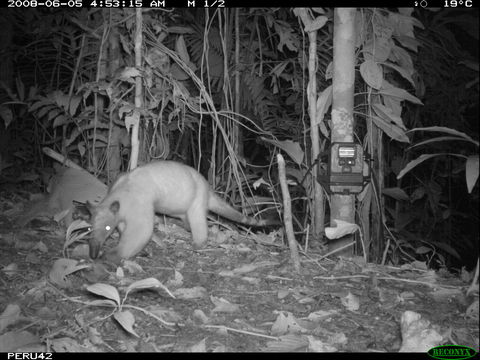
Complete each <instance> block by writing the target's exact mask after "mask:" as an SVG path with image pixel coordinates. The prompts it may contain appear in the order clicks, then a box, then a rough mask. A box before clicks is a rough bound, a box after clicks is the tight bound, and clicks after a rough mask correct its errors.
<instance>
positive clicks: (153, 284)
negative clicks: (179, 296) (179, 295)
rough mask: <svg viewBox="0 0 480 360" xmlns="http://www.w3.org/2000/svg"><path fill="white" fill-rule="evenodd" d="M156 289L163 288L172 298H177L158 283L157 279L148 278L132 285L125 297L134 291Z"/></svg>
mask: <svg viewBox="0 0 480 360" xmlns="http://www.w3.org/2000/svg"><path fill="white" fill-rule="evenodd" d="M152 288H153V289H155V288H161V289H163V290H165V292H166V293H167V294H169V295H170V296H171V297H173V298H175V296H173V294H172V293H171V292H170V290H168V289H167V288H166V287H165V286H164V285H163V284H162V283H161V282H160V281H158V280H157V279H155V278H147V279H142V280H138V281H135V282H133V283H131V284H130V285H129V286H128V287H127V290H126V293H125V297H127V295H128V293H129V292H130V291H132V290H142V289H152Z"/></svg>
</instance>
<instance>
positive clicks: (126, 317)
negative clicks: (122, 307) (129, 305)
mask: <svg viewBox="0 0 480 360" xmlns="http://www.w3.org/2000/svg"><path fill="white" fill-rule="evenodd" d="M113 317H114V318H115V320H117V321H118V323H119V324H120V325H122V327H123V328H124V329H125V330H126V331H128V332H129V333H130V334H132V335H135V336H136V337H139V336H138V334H137V333H136V332H135V330H133V324H135V317H134V316H133V314H132V313H131V312H130V311H128V310H127V311H117V312H116V313H115V314H113Z"/></svg>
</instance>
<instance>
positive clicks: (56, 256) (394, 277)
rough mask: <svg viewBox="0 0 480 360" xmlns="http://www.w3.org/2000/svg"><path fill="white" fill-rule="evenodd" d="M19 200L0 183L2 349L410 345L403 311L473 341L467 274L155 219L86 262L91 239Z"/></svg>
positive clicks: (474, 311)
mask: <svg viewBox="0 0 480 360" xmlns="http://www.w3.org/2000/svg"><path fill="white" fill-rule="evenodd" d="M23 203H24V201H23V199H22V198H21V197H20V196H18V195H15V194H14V193H12V192H10V191H9V192H8V193H7V192H6V191H3V192H1V193H0V352H6V351H23V352H26V351H48V352H52V351H55V352H62V351H68V352H83V351H87V352H91V351H94V352H105V351H106V352H117V351H118V352H252V351H286V352H292V351H299V352H308V351H309V352H316V351H318V352H397V351H399V349H400V348H401V347H402V346H403V348H402V349H403V350H409V349H410V350H411V349H415V347H414V348H409V347H405V345H406V341H407V339H406V337H407V336H412V332H410V335H408V330H405V329H404V328H403V330H402V326H405V325H402V326H401V322H402V319H403V318H404V317H405V314H407V313H409V311H413V312H415V313H416V314H418V315H415V316H418V318H417V320H419V321H420V324H421V326H423V328H424V329H427V330H428V331H429V332H430V333H434V334H439V336H440V339H441V340H439V339H438V338H437V342H438V343H442V344H458V345H464V346H469V347H471V348H473V349H475V350H476V351H477V352H478V347H479V343H478V341H479V319H478V292H477V294H476V296H468V297H467V296H466V295H465V294H466V290H467V289H468V288H469V286H470V282H471V276H469V274H468V273H465V274H463V276H453V275H451V274H449V273H448V272H446V271H437V272H435V271H432V270H428V269H426V268H425V266H424V264H421V263H418V264H416V263H412V264H407V265H403V266H379V265H374V264H365V263H364V262H363V260H362V259H359V258H351V259H348V258H336V259H333V258H332V259H331V258H324V257H322V256H321V254H320V247H319V246H317V248H313V249H312V248H310V249H309V250H308V253H307V254H302V255H301V273H300V274H298V273H296V272H295V270H294V267H293V266H292V262H291V259H290V252H289V250H288V247H287V246H284V245H283V240H281V236H279V233H278V232H277V233H272V234H270V235H265V234H252V233H245V232H243V233H239V232H238V231H237V230H233V229H232V230H225V228H224V227H218V226H217V225H215V226H212V227H211V228H210V239H209V243H208V246H207V248H206V249H204V250H200V251H196V250H193V247H192V242H191V240H190V234H189V233H188V232H187V231H186V230H184V229H182V228H180V227H178V226H176V225H172V224H170V222H167V225H164V224H163V218H162V219H159V222H160V225H157V226H156V230H155V236H154V241H150V242H149V244H148V245H147V247H146V248H145V249H144V250H143V251H142V252H141V253H140V254H139V255H138V256H136V257H135V258H133V259H131V260H129V261H126V262H124V264H123V266H122V267H121V268H116V267H114V266H112V265H110V264H108V263H104V262H102V261H101V260H97V261H95V262H94V261H92V260H90V259H89V258H88V255H87V253H88V251H87V249H88V245H87V244H86V243H81V242H75V243H73V244H70V245H69V246H68V248H66V249H65V250H64V244H65V239H66V238H65V229H64V228H62V227H61V226H60V225H58V224H57V223H55V222H54V221H53V220H48V219H37V220H33V221H32V222H31V223H30V224H29V225H28V226H26V227H24V228H18V227H17V226H15V225H14V218H13V216H12V215H11V214H13V213H15V212H18V211H19V210H20V209H21V208H22V207H23V206H24V204H23ZM114 243H115V238H114V239H111V240H110V241H107V243H106V244H105V247H111V246H113V244H114ZM127 295H128V296H127ZM475 302H476V304H475ZM409 314H410V315H411V314H412V313H409ZM403 321H405V320H403ZM417 324H419V322H418V321H417ZM405 331H407V332H405ZM412 331H413V330H412ZM424 333H425V331H424V332H423V334H424ZM413 334H415V332H413ZM418 334H419V333H417V334H416V335H413V337H414V338H416V340H419V339H420V337H419V335H418ZM433 337H434V338H435V335H434V336H433ZM425 341H428V340H425ZM420 345H422V344H420ZM413 346H415V345H413ZM423 346H425V344H423ZM417 349H418V348H417ZM426 350H428V347H427V348H426V349H425V351H426Z"/></svg>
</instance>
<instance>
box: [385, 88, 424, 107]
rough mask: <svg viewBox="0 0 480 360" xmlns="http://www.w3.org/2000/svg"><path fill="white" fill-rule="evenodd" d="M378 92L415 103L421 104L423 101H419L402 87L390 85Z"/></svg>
mask: <svg viewBox="0 0 480 360" xmlns="http://www.w3.org/2000/svg"><path fill="white" fill-rule="evenodd" d="M380 93H381V94H382V95H387V96H392V97H395V98H398V99H402V100H407V101H410V102H411V103H414V104H417V105H423V103H422V102H421V100H420V99H419V98H417V97H415V96H413V95H412V94H410V93H409V92H408V91H406V90H404V89H400V88H397V87H392V88H389V89H381V90H380Z"/></svg>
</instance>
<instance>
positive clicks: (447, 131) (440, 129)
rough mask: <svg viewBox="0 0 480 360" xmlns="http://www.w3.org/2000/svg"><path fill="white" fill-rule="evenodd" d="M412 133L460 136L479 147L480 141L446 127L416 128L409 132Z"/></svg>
mask: <svg viewBox="0 0 480 360" xmlns="http://www.w3.org/2000/svg"><path fill="white" fill-rule="evenodd" d="M411 131H432V132H443V133H445V134H449V135H455V136H460V137H462V138H464V139H465V140H468V141H470V142H471V143H472V144H475V145H477V146H479V143H478V141H475V140H474V139H472V138H471V137H470V136H468V135H467V134H465V133H463V132H461V131H458V130H455V129H451V128H449V127H445V126H430V127H423V128H415V129H412V130H409V131H408V132H411Z"/></svg>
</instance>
